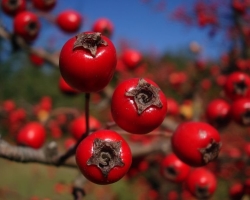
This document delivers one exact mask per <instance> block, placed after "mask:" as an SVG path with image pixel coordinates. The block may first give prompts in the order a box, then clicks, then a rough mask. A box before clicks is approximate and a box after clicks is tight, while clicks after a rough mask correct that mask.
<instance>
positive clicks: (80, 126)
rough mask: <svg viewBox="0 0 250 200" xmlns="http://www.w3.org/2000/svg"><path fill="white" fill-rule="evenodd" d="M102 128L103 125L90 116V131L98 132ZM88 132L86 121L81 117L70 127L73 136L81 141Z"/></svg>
mask: <svg viewBox="0 0 250 200" xmlns="http://www.w3.org/2000/svg"><path fill="white" fill-rule="evenodd" d="M100 128H101V123H100V122H99V120H97V119H96V118H95V117H92V116H89V129H90V130H94V131H96V130H98V129H100ZM85 132H86V119H85V117H83V116H81V117H78V118H76V119H74V120H73V121H72V123H71V125H70V133H71V134H72V136H73V137H74V138H75V139H76V140H79V139H80V138H81V137H82V135H83V134H84V133H85Z"/></svg>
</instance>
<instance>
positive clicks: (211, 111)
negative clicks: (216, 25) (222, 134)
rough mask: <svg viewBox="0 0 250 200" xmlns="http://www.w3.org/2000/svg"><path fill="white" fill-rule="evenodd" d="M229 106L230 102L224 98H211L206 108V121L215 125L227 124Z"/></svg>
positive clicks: (228, 120)
mask: <svg viewBox="0 0 250 200" xmlns="http://www.w3.org/2000/svg"><path fill="white" fill-rule="evenodd" d="M230 108H231V106H230V104H229V103H228V102H227V101H225V100H224V99H214V100H212V101H211V102H209V104H208V105H207V108H206V118H207V120H208V122H209V123H210V124H211V125H213V126H215V127H221V126H224V125H227V124H228V123H229V122H230V119H231V117H230Z"/></svg>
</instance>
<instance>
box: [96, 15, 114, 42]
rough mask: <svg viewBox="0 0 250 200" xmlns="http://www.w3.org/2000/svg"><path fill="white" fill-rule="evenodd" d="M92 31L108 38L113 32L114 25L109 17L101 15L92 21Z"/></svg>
mask: <svg viewBox="0 0 250 200" xmlns="http://www.w3.org/2000/svg"><path fill="white" fill-rule="evenodd" d="M92 31H93V32H99V33H101V34H102V35H104V36H106V37H108V38H110V37H111V36H112V34H113V32H114V25H113V23H112V22H111V21H110V20H109V19H107V18H105V17H102V18H99V19H97V20H96V21H95V22H94V24H93V27H92Z"/></svg>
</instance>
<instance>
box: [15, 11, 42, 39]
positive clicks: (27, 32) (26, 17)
mask: <svg viewBox="0 0 250 200" xmlns="http://www.w3.org/2000/svg"><path fill="white" fill-rule="evenodd" d="M13 24H14V33H15V34H17V35H19V36H21V37H22V38H23V39H24V40H26V41H27V42H32V41H34V40H35V39H36V38H37V36H38V34H39V31H40V22H39V19H38V17H37V15H36V14H34V13H32V12H30V11H23V12H21V13H19V14H17V15H16V16H15V18H14V21H13Z"/></svg>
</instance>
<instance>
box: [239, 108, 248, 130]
mask: <svg viewBox="0 0 250 200" xmlns="http://www.w3.org/2000/svg"><path fill="white" fill-rule="evenodd" d="M241 117H242V123H243V125H245V126H248V125H250V109H247V110H246V111H245V112H244V113H243V114H242V116H241Z"/></svg>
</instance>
